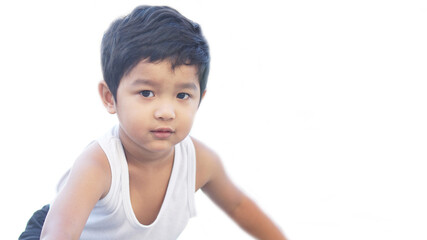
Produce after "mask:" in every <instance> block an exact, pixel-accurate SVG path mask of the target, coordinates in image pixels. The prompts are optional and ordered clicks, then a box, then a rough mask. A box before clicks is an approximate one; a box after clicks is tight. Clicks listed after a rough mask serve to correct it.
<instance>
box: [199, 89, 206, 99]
mask: <svg viewBox="0 0 427 240" xmlns="http://www.w3.org/2000/svg"><path fill="white" fill-rule="evenodd" d="M205 94H206V89H205V90H204V91H203V93H202V97H201V98H200V101H201V100H202V99H203V98H204V97H205Z"/></svg>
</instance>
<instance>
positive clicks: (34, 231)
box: [18, 205, 49, 240]
mask: <svg viewBox="0 0 427 240" xmlns="http://www.w3.org/2000/svg"><path fill="white" fill-rule="evenodd" d="M47 212H49V205H45V206H44V207H43V208H42V209H40V210H38V211H36V212H35V213H34V214H33V216H32V217H31V218H30V220H29V221H28V223H27V227H26V228H25V231H24V232H23V233H22V234H21V236H19V239H18V240H36V239H37V240H39V239H40V234H41V233H42V228H43V224H44V220H45V219H46V215H47Z"/></svg>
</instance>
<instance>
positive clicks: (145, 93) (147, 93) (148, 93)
mask: <svg viewBox="0 0 427 240" xmlns="http://www.w3.org/2000/svg"><path fill="white" fill-rule="evenodd" d="M139 94H141V95H142V96H143V97H146V98H148V97H154V93H153V91H150V90H142V91H141V92H139Z"/></svg>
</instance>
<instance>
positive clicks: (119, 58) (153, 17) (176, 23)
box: [101, 6, 210, 101]
mask: <svg viewBox="0 0 427 240" xmlns="http://www.w3.org/2000/svg"><path fill="white" fill-rule="evenodd" d="M141 60H148V61H149V62H158V61H162V60H168V61H170V62H171V64H172V69H174V68H175V67H177V66H181V65H194V66H196V67H197V69H198V75H199V83H200V96H201V97H202V93H203V92H204V90H205V89H206V84H207V79H208V75H209V63H210V56H209V47H208V43H207V41H206V39H205V37H204V36H203V35H202V31H201V28H200V26H199V24H197V23H195V22H192V21H191V20H189V19H187V18H186V17H184V16H183V15H181V14H180V13H179V12H178V11H176V10H175V9H173V8H170V7H167V6H162V7H160V6H139V7H136V8H135V9H134V10H133V11H132V12H131V13H130V14H129V15H127V16H125V17H122V18H119V19H117V20H115V21H114V22H113V23H112V24H111V26H110V27H109V28H108V30H107V31H106V32H105V34H104V37H103V38H102V44H101V64H102V73H103V76H104V80H105V82H106V83H107V85H108V88H109V89H110V91H111V93H112V94H113V96H114V99H115V100H116V101H117V89H118V87H119V84H120V80H121V79H122V77H123V76H125V75H126V74H127V73H129V72H130V71H131V70H132V68H133V67H135V66H136V65H137V64H138V63H139V62H140V61H141Z"/></svg>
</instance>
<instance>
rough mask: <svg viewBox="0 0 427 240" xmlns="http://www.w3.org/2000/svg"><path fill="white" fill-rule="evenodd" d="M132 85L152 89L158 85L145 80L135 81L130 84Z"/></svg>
mask: <svg viewBox="0 0 427 240" xmlns="http://www.w3.org/2000/svg"><path fill="white" fill-rule="evenodd" d="M132 85H134V86H135V85H149V86H153V87H155V86H158V85H159V84H158V83H156V82H153V81H150V80H147V79H136V80H135V81H134V82H133V83H132Z"/></svg>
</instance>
